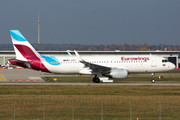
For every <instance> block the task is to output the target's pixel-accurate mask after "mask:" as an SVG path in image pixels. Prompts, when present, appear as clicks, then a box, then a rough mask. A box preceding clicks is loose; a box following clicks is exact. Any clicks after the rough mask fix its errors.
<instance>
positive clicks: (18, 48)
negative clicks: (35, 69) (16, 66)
mask: <svg viewBox="0 0 180 120" xmlns="http://www.w3.org/2000/svg"><path fill="white" fill-rule="evenodd" d="M10 35H11V39H12V43H13V46H14V50H15V53H16V59H18V60H23V61H27V59H28V58H40V57H41V56H40V55H39V53H38V52H37V51H36V50H35V49H34V48H33V47H32V46H31V44H30V43H29V42H28V41H27V40H26V39H25V38H24V36H23V35H22V34H21V33H20V32H19V30H10Z"/></svg>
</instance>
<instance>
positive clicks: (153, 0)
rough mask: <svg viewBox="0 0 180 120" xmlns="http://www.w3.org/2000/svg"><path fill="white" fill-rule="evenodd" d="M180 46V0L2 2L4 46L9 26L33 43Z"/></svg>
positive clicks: (0, 28) (0, 26) (0, 21)
mask: <svg viewBox="0 0 180 120" xmlns="http://www.w3.org/2000/svg"><path fill="white" fill-rule="evenodd" d="M38 11H39V13H40V43H42V44H82V45H101V44H102V45H111V44H120V45H123V44H125V43H126V44H145V43H147V44H149V45H159V44H165V45H180V0H0V44H11V43H12V42H11V38H10V34H9V30H19V31H20V32H21V33H22V34H23V36H24V37H25V38H26V39H27V40H28V41H29V42H30V43H37V41H38Z"/></svg>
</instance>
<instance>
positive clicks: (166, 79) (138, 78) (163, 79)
mask: <svg viewBox="0 0 180 120" xmlns="http://www.w3.org/2000/svg"><path fill="white" fill-rule="evenodd" d="M159 76H160V78H159ZM93 77H94V76H73V77H72V76H69V77H68V76H65V77H59V76H56V75H52V76H50V77H44V78H43V79H44V80H46V81H47V82H90V83H91V82H92V79H93ZM154 79H155V80H156V83H179V82H180V74H155V76H154ZM110 80H113V82H115V83H138V82H141V83H142V82H144V83H147V82H151V75H150V74H131V75H128V78H127V79H112V78H110Z"/></svg>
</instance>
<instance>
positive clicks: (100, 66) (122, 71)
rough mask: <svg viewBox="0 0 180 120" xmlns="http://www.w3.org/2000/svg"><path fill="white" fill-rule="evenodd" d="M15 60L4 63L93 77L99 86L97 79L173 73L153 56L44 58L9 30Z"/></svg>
mask: <svg viewBox="0 0 180 120" xmlns="http://www.w3.org/2000/svg"><path fill="white" fill-rule="evenodd" d="M10 35H11V39H12V42H13V46H14V50H15V53H16V58H14V59H9V60H8V64H12V65H17V66H21V67H24V68H30V69H34V70H40V71H44V72H49V73H59V74H88V75H94V76H95V77H94V78H93V82H95V83H99V82H100V79H99V76H107V77H110V78H115V79H126V78H127V76H128V74H130V73H151V75H152V83H154V82H155V80H154V79H153V75H154V73H156V72H166V71H170V70H173V69H174V68H175V65H174V64H173V63H171V62H169V61H168V60H167V59H165V58H163V57H159V56H155V55H106V56H102V55H99V56H87V55H86V56H80V55H79V53H78V52H77V51H75V50H74V52H75V54H76V56H68V55H67V56H44V55H41V54H39V53H38V52H37V51H36V50H35V49H34V48H33V47H32V46H31V44H30V43H29V42H28V41H27V40H26V39H25V38H24V36H23V35H22V34H21V33H20V32H19V31H18V30H10Z"/></svg>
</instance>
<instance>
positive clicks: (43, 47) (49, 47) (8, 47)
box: [0, 43, 180, 51]
mask: <svg viewBox="0 0 180 120" xmlns="http://www.w3.org/2000/svg"><path fill="white" fill-rule="evenodd" d="M32 46H33V47H34V48H35V49H36V50H38V51H66V50H78V51H115V50H119V51H156V50H160V51H180V45H163V44H162V45H148V44H143V45H142V44H130V45H128V44H126V43H125V44H124V45H119V44H111V45H80V44H32ZM0 50H1V51H13V50H14V48H13V45H12V44H0Z"/></svg>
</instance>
